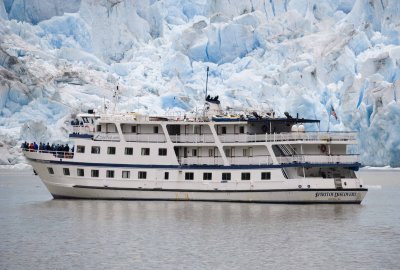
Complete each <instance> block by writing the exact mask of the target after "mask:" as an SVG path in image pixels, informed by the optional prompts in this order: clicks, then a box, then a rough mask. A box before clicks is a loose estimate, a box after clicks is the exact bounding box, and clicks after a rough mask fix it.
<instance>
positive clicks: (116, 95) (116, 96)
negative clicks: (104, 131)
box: [113, 85, 119, 113]
mask: <svg viewBox="0 0 400 270" xmlns="http://www.w3.org/2000/svg"><path fill="white" fill-rule="evenodd" d="M118 99H119V86H118V85H117V89H116V90H114V94H113V101H114V110H113V113H115V109H116V108H117V102H118Z"/></svg>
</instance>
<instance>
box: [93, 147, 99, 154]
mask: <svg viewBox="0 0 400 270" xmlns="http://www.w3.org/2000/svg"><path fill="white" fill-rule="evenodd" d="M92 154H100V146H92Z"/></svg>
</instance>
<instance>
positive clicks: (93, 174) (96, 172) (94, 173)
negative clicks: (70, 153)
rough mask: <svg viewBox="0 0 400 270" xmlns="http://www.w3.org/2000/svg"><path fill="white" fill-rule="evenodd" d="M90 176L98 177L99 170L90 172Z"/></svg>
mask: <svg viewBox="0 0 400 270" xmlns="http://www.w3.org/2000/svg"><path fill="white" fill-rule="evenodd" d="M91 175H92V177H99V170H92V172H91Z"/></svg>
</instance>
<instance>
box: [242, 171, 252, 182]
mask: <svg viewBox="0 0 400 270" xmlns="http://www.w3.org/2000/svg"><path fill="white" fill-rule="evenodd" d="M242 180H250V173H248V172H244V173H242Z"/></svg>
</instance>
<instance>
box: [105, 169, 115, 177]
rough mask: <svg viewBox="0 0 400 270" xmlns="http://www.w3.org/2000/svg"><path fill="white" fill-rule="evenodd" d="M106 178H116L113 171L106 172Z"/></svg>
mask: <svg viewBox="0 0 400 270" xmlns="http://www.w3.org/2000/svg"><path fill="white" fill-rule="evenodd" d="M106 177H107V178H114V171H112V170H107V171H106Z"/></svg>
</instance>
